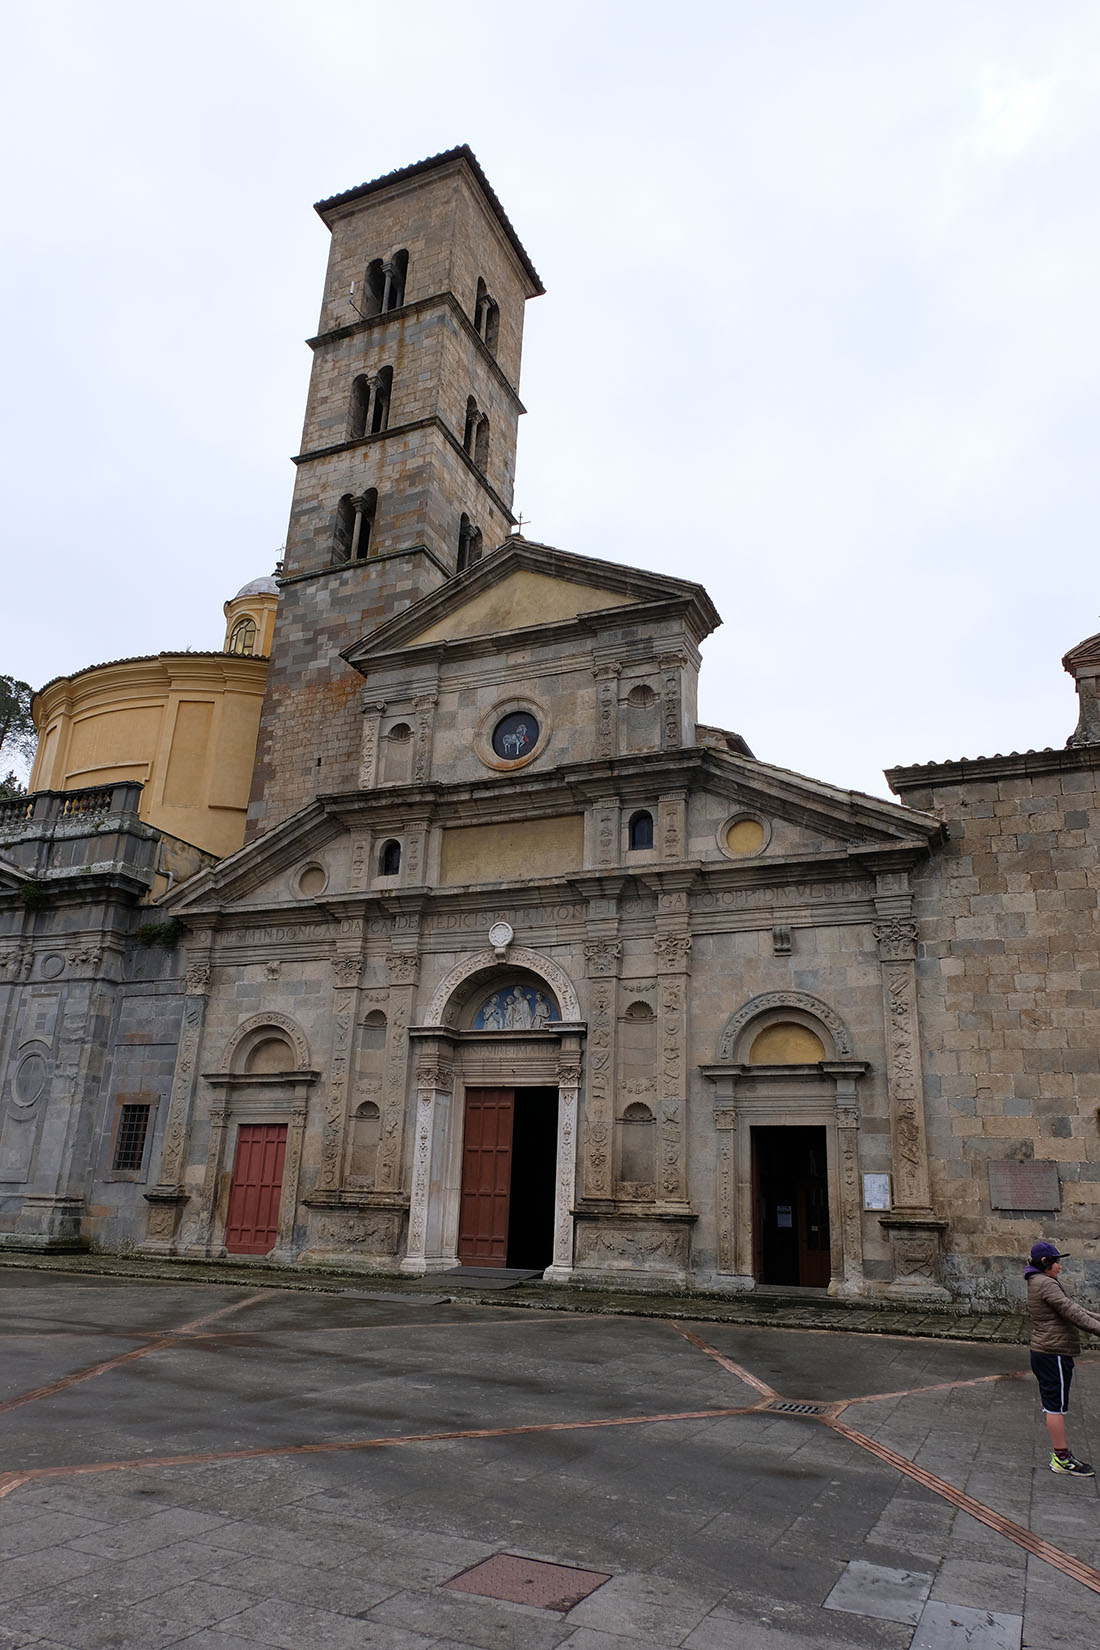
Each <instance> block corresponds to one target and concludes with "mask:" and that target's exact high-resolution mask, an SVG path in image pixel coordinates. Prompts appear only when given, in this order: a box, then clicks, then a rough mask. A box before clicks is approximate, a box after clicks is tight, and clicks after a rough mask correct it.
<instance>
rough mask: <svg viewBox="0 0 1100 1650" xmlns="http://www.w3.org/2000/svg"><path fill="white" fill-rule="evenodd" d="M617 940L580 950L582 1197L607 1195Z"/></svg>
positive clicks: (619, 946) (611, 1141)
mask: <svg viewBox="0 0 1100 1650" xmlns="http://www.w3.org/2000/svg"><path fill="white" fill-rule="evenodd" d="M622 951H623V948H622V944H621V942H620V941H619V940H611V939H593V940H589V941H588V942H587V944H586V945H585V948H584V956H585V963H586V964H587V970H588V981H589V984H588V1086H587V1090H586V1092H585V1097H584V1156H583V1160H582V1168H581V1176H582V1196H584V1197H585V1198H610V1197H611V1196H612V1194H613V1191H614V1186H613V1174H614V1169H613V1164H612V1155H613V1144H614V1130H615V1024H616V1012H617V1008H618V1002H617V997H618V975H619V963H620V960H621V958H622Z"/></svg>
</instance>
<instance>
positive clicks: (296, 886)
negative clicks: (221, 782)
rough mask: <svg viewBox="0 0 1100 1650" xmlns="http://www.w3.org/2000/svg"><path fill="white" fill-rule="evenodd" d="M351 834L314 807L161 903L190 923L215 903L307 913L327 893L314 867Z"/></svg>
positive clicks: (321, 807)
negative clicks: (311, 872) (194, 913)
mask: <svg viewBox="0 0 1100 1650" xmlns="http://www.w3.org/2000/svg"><path fill="white" fill-rule="evenodd" d="M345 835H346V832H345V828H344V826H343V825H342V824H341V822H340V821H339V820H338V819H337V818H336V817H334V816H333V815H332V814H331V813H329V812H328V811H327V810H326V809H325V807H324V805H323V804H322V803H320V802H311V803H309V804H308V806H307V807H305V808H302V809H301V810H300V811H299V812H298V813H296V814H292V815H291V816H290V818H289V819H285V820H283V821H282V823H281V824H279V825H276V826H275V827H274V828H273V829H272V830H270V831H268V832H267V833H266V834H265V835H264V836H261V837H257V838H256V840H255V841H254V842H248V843H246V844H245V846H244V847H243V848H238V850H237V852H236V853H235V854H229V855H227V856H226V858H225V859H222V860H219V861H218V863H217V864H216V865H212V866H210V867H209V868H208V869H207V870H205V871H199V872H198V873H197V874H196V875H195V876H193V877H189V878H188V880H187V882H186V883H184V884H182V885H181V886H179V887H178V888H176V889H174V890H172V892H170V893H168V894H165V895H164V897H163V898H162V899H161V900H160V901H159V902H158V904H159V906H161V907H163V908H166V909H170V910H171V911H172V912H174V913H175V914H176V915H178V916H179V917H180V918H182V919H183V920H185V921H186V920H187V918H188V915H189V913H190V911H191V910H192V909H194V910H196V911H199V910H205V909H206V908H207V907H209V906H210V905H212V904H217V905H221V906H223V907H234V908H248V907H251V906H256V907H263V908H265V909H274V908H277V907H285V908H288V909H293V910H299V909H304V908H305V907H308V906H310V905H311V904H312V903H314V902H315V901H316V900H317V899H322V900H323V896H324V893H325V891H326V890H325V887H324V886H323V880H322V881H319V882H317V884H316V886H315V885H314V884H313V883H311V882H310V881H309V878H308V870H309V867H310V866H312V865H315V864H317V863H324V862H325V861H326V860H327V859H328V858H329V857H330V853H329V852H328V851H329V850H331V845H332V843H333V842H334V840H335V839H337V838H340V837H343V836H345ZM303 872H306V873H307V875H306V876H305V877H303V875H302V873H303Z"/></svg>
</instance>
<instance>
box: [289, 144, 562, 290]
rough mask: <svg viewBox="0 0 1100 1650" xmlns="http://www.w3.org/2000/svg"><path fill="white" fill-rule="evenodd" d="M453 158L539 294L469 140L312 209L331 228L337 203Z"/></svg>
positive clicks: (535, 275)
mask: <svg viewBox="0 0 1100 1650" xmlns="http://www.w3.org/2000/svg"><path fill="white" fill-rule="evenodd" d="M455 161H464V162H465V163H466V165H467V166H468V167H469V169H470V171H471V172H472V173H473V176H474V178H475V179H476V180H477V183H478V186H479V187H480V189H481V193H482V194H483V195H484V196H485V199H486V201H487V202H488V204H489V207H490V209H491V210H492V213H493V215H494V217H495V218H496V219H497V222H498V223H499V224H500V227H501V228H502V229H503V231H504V233H505V235H506V236H507V238H508V240H509V242H510V244H511V247H512V250H513V252H514V253H515V254H516V257H517V258H518V259H519V261H520V263H521V264H522V265H523V268H524V270H525V271H526V273H527V275H528V277H529V279H530V281H531V287H532V291H531V294H530V296H531V297H532V298H540V297H542V295H543V294H544V293H545V291H546V288H545V287H544V286H543V284H542V281H541V280H540V279H539V273H538V270H537V269H536V268H535V266H534V264H533V263H532V262H531V260H530V258H529V257H528V256H527V253H526V251H525V249H524V246H523V243H522V241H521V240H520V238H519V236H518V235H517V234H516V232H515V230H514V229H513V228H512V225H511V222H510V221H509V218H508V214H507V213H506V212H505V210H504V208H503V206H501V204H500V201H499V200H498V198H497V194H496V191H495V190H494V188H493V186H492V184H491V183H490V182H489V180H488V178H487V177H486V176H485V173H484V172H483V171H482V170H481V167H480V165H479V163H478V159H477V156H476V155H475V154H474V152H473V150H472V149H471V148H470V146H469V144H468V143H460V144H458V145H457V146H456V147H455V148H454V149H444V150H443V151H442V152H441V153H440V154H438V155H429V156H428V158H427V159H426V160H417V161H414V162H413V163H412V165H411V166H400V167H398V168H397V170H396V171H394V172H384V173H383V174H382V176H381V177H380V178H372V179H371V181H370V182H369V183H360V184H356V186H355V188H354V189H345V190H344V191H343V192H342V193H341V194H339V195H330V196H329V197H328V199H327V200H323V201H317V202H316V204H315V205H314V208H313V210H314V211H315V212H316V213H317V215H318V217H320V218H321V220H322V221H323V222H324V223H325V224H326V225H328V227H329V228H330V229H331V227H332V224H331V221H330V220H331V218H332V216H333V214H334V213H335V211H336V209H337V208H338V207H341V206H347V205H348V204H349V203H350V202H352V201H361V200H363V199H364V198H365V197H366V196H367V195H375V194H378V193H379V192H380V191H381V190H383V189H389V188H392V186H393V185H394V184H399V183H404V182H406V180H408V179H409V178H415V177H419V176H421V175H422V174H423V173H425V172H431V171H434V170H435V169H436V168H438V167H443V166H450V165H452V164H453V163H454V162H455Z"/></svg>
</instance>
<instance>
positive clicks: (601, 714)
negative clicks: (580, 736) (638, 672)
mask: <svg viewBox="0 0 1100 1650" xmlns="http://www.w3.org/2000/svg"><path fill="white" fill-rule="evenodd" d="M621 670H622V666H621V665H618V664H606V665H597V666H596V669H595V670H594V671H593V675H594V676H595V678H596V755H597V756H599V757H605V758H611V757H614V756H618V754H619V673H620V671H621Z"/></svg>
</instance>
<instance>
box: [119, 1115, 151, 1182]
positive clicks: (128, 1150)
mask: <svg viewBox="0 0 1100 1650" xmlns="http://www.w3.org/2000/svg"><path fill="white" fill-rule="evenodd" d="M148 1130H149V1107H148V1106H123V1107H122V1109H121V1112H120V1115H119V1120H118V1135H117V1137H116V1139H115V1160H114V1163H113V1164H112V1168H114V1169H121V1170H134V1169H140V1168H141V1165H142V1161H143V1159H144V1157H145V1136H146V1134H147V1133H148Z"/></svg>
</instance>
